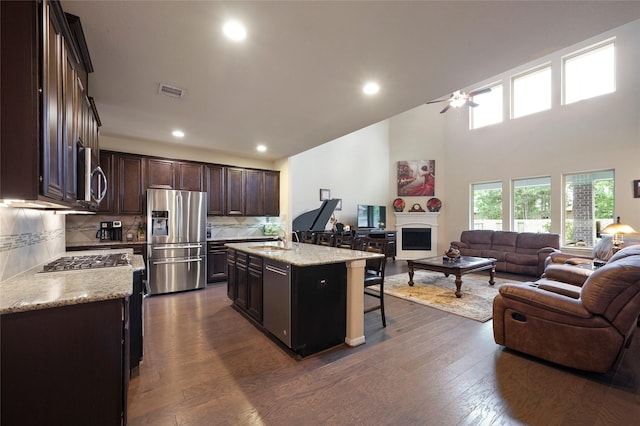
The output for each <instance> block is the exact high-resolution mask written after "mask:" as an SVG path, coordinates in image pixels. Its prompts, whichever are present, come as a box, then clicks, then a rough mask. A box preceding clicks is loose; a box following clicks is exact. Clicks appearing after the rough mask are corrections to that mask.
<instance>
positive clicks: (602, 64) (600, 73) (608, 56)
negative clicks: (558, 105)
mask: <svg viewBox="0 0 640 426" xmlns="http://www.w3.org/2000/svg"><path fill="white" fill-rule="evenodd" d="M614 47H615V43H614V41H613V40H610V41H607V42H605V43H604V44H600V45H597V46H594V47H591V48H589V49H587V50H586V51H581V52H579V53H576V54H573V55H570V56H567V57H566V58H564V59H563V69H564V103H565V104H570V103H573V102H578V101H580V100H583V99H588V98H593V97H595V96H600V95H604V94H606V93H611V92H614V91H615V90H616V82H615V49H614Z"/></svg>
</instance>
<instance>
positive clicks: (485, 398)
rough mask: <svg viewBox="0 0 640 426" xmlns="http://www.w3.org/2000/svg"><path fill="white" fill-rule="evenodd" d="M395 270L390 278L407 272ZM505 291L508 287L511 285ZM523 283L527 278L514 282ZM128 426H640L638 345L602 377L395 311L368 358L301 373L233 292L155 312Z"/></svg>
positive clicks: (151, 307)
mask: <svg viewBox="0 0 640 426" xmlns="http://www.w3.org/2000/svg"><path fill="white" fill-rule="evenodd" d="M405 263H406V262H401V261H395V262H391V261H390V262H389V264H388V267H387V274H393V273H399V272H403V271H405V270H406V266H404V264H405ZM503 277H504V275H503ZM513 278H514V279H518V280H520V279H521V278H520V277H513ZM144 304H145V306H144V308H145V336H144V338H145V341H144V345H145V349H144V351H145V354H144V361H143V362H142V364H141V366H140V367H139V370H138V371H137V373H136V374H135V375H134V376H133V377H132V378H131V382H130V386H129V413H128V418H129V425H414V424H415V425H418V424H419V425H493V424H509V425H512V424H516V425H518V424H522V425H544V426H547V425H630V424H638V422H639V418H640V343H639V342H638V340H639V338H640V335H636V336H635V339H634V341H633V343H632V344H631V347H630V348H629V349H627V350H626V352H625V353H624V355H623V357H622V359H621V360H620V362H619V363H618V364H617V365H616V367H615V368H614V369H613V370H612V371H611V372H609V373H607V374H604V375H599V374H589V373H584V372H579V371H574V370H569V369H566V368H562V367H559V366H555V365H553V364H549V363H546V362H544V361H540V360H537V359H534V358H530V357H527V356H525V355H522V354H518V353H515V352H512V351H509V350H507V349H504V348H503V347H501V346H498V345H496V344H495V343H494V341H493V334H492V322H491V321H488V322H486V323H479V322H476V321H472V320H468V319H464V318H461V317H458V316H455V315H451V314H447V313H445V312H441V311H438V310H436V309H431V308H429V307H425V306H422V305H418V304H415V303H412V302H408V301H405V300H401V299H398V298H394V297H386V298H385V304H386V315H387V327H386V328H382V326H381V321H380V313H379V311H375V312H371V313H368V314H366V316H365V336H366V341H367V342H366V344H364V345H361V346H358V347H355V348H350V347H347V346H346V345H342V346H339V347H336V348H333V349H330V350H328V351H325V352H323V353H320V354H317V355H314V356H311V357H308V358H305V359H303V360H297V359H295V358H293V357H291V356H289V355H288V354H287V353H286V352H285V351H283V349H282V348H281V347H279V346H278V345H277V344H276V343H274V342H273V341H272V340H271V339H269V338H268V337H267V336H266V335H264V334H263V333H262V332H261V331H259V330H258V329H257V328H255V327H254V326H253V325H251V324H250V323H249V321H247V320H246V319H245V318H244V317H243V316H242V315H240V314H239V313H238V312H237V311H235V310H234V309H233V308H232V307H231V302H230V301H229V300H228V299H227V296H226V284H225V283H221V284H216V285H213V286H209V287H207V288H206V289H204V290H199V291H192V292H185V293H179V294H173V295H165V296H154V297H149V298H146V299H145V301H144Z"/></svg>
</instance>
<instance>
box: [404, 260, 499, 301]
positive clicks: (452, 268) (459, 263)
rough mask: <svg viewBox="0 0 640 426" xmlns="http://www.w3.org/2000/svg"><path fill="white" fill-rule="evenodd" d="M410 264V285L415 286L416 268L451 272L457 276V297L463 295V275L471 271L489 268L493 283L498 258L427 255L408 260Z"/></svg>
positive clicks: (448, 273)
mask: <svg viewBox="0 0 640 426" xmlns="http://www.w3.org/2000/svg"><path fill="white" fill-rule="evenodd" d="M407 263H408V266H409V285H410V286H413V274H414V270H416V269H424V270H425V271H434V272H442V273H444V275H445V277H448V276H449V275H450V274H453V275H455V277H456V297H458V298H459V297H462V292H461V291H460V288H461V287H462V276H463V275H464V274H468V273H470V272H478V271H484V270H486V269H489V284H491V285H493V284H494V283H495V281H494V280H493V278H494V276H495V272H496V259H494V258H491V257H489V258H485V257H472V256H460V258H459V259H458V260H456V261H453V262H452V261H449V260H444V259H443V257H442V256H436V257H427V258H424V259H416V260H407Z"/></svg>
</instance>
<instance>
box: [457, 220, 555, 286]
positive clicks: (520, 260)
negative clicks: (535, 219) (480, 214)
mask: <svg viewBox="0 0 640 426" xmlns="http://www.w3.org/2000/svg"><path fill="white" fill-rule="evenodd" d="M451 247H454V248H456V249H458V250H460V254H461V255H463V256H476V257H493V258H495V259H496V261H497V262H496V271H502V272H510V273H514V274H523V275H532V276H536V277H540V276H541V275H542V273H543V272H544V267H545V260H546V258H547V257H548V256H549V255H550V254H551V253H552V252H554V251H556V250H557V249H559V248H560V236H559V235H558V234H538V233H532V232H513V231H490V230H469V231H462V233H461V234H460V241H452V242H451Z"/></svg>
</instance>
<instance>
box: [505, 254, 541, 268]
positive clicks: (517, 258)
mask: <svg viewBox="0 0 640 426" xmlns="http://www.w3.org/2000/svg"><path fill="white" fill-rule="evenodd" d="M506 259H507V262H509V263H513V264H516V265H528V266H537V265H538V255H537V254H523V253H506Z"/></svg>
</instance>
